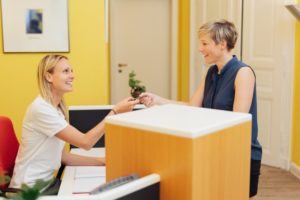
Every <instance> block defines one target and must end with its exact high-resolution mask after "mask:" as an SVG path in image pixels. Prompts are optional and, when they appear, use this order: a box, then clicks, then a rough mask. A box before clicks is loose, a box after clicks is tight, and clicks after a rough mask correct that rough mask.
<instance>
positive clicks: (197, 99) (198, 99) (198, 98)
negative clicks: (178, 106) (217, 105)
mask: <svg viewBox="0 0 300 200" xmlns="http://www.w3.org/2000/svg"><path fill="white" fill-rule="evenodd" d="M204 86H205V79H204V78H203V79H202V80H201V81H200V83H199V86H198V88H197V90H196V92H195V93H194V94H193V96H192V98H191V100H190V102H189V104H190V105H191V106H197V107H198V106H202V102H203V96H204Z"/></svg>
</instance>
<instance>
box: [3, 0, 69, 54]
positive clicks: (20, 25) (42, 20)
mask: <svg viewBox="0 0 300 200" xmlns="http://www.w3.org/2000/svg"><path fill="white" fill-rule="evenodd" d="M1 8H2V30H3V51H4V52H69V51H70V50H69V28H68V0H1Z"/></svg>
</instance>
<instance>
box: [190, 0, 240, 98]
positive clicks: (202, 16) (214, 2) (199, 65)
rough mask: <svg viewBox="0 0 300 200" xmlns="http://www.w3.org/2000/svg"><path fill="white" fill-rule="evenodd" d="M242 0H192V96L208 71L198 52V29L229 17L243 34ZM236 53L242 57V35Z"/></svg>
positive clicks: (235, 49)
mask: <svg viewBox="0 0 300 200" xmlns="http://www.w3.org/2000/svg"><path fill="white" fill-rule="evenodd" d="M241 8H242V0H191V31H190V33H191V36H190V38H191V43H190V47H191V51H190V52H191V53H190V96H191V95H193V93H194V92H195V91H196V89H197V87H198V84H199V82H200V80H201V78H203V76H204V75H205V73H206V69H207V68H206V66H205V65H204V62H203V59H202V57H201V55H200V53H199V52H198V44H199V43H198V34H197V32H198V29H199V28H200V26H201V25H202V24H204V23H206V22H209V21H214V20H218V19H227V20H229V21H232V22H234V24H235V25H236V28H237V30H238V32H239V34H241V20H242V15H241V13H242V9H241ZM234 54H235V55H237V57H238V58H240V55H241V37H239V38H238V41H237V44H236V47H235V48H234Z"/></svg>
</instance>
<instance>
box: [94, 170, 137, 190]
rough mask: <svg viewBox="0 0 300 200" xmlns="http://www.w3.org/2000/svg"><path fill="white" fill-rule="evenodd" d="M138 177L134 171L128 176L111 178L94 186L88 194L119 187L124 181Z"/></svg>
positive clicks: (127, 181)
mask: <svg viewBox="0 0 300 200" xmlns="http://www.w3.org/2000/svg"><path fill="white" fill-rule="evenodd" d="M138 178H139V175H138V174H136V173H134V174H130V175H128V176H122V177H119V178H116V179H113V180H111V181H109V182H107V183H104V184H102V185H100V186H98V187H96V188H95V189H93V190H92V191H91V192H90V194H98V193H101V192H104V191H107V190H110V189H113V188H116V187H119V186H121V185H124V184H126V183H129V182H131V181H134V180H136V179H138Z"/></svg>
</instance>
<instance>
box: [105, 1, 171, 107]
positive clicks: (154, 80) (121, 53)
mask: <svg viewBox="0 0 300 200" xmlns="http://www.w3.org/2000/svg"><path fill="white" fill-rule="evenodd" d="M173 1H174V0H110V1H109V3H110V5H109V7H110V8H109V13H110V14H109V21H110V22H109V23H110V66H111V71H110V74H111V103H112V104H114V103H116V102H118V101H120V100H121V99H123V98H125V97H128V96H130V88H129V86H128V74H129V73H130V72H131V71H132V70H134V71H135V72H136V78H137V79H139V80H141V81H142V84H143V85H145V86H146V90H147V91H150V92H153V93H156V94H158V95H161V96H163V97H166V98H170V97H172V96H173V95H174V94H172V91H173V92H174V91H176V84H172V82H173V81H175V80H174V79H175V77H176V76H173V78H174V79H172V74H173V75H174V71H172V70H173V69H176V67H174V66H176V62H173V61H172V57H173V55H174V49H176V48H175V47H176V46H177V44H173V43H172V41H174V40H173V34H172V28H174V27H172V24H174V23H173V21H172V20H173V19H172V18H173V17H172V15H173V13H172V8H173V5H172V3H173ZM176 21H177V18H176ZM175 45H176V46H175ZM173 59H174V58H173ZM173 67H174V68H173Z"/></svg>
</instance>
